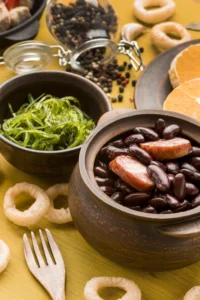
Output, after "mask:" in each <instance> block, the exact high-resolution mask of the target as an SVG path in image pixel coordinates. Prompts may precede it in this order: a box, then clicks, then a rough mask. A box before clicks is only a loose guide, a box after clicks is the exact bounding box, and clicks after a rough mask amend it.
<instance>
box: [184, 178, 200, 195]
mask: <svg viewBox="0 0 200 300" xmlns="http://www.w3.org/2000/svg"><path fill="white" fill-rule="evenodd" d="M185 188H186V196H188V197H191V198H192V197H195V196H197V195H198V193H199V189H198V188H197V187H196V186H195V185H194V184H193V183H190V182H186V184H185Z"/></svg>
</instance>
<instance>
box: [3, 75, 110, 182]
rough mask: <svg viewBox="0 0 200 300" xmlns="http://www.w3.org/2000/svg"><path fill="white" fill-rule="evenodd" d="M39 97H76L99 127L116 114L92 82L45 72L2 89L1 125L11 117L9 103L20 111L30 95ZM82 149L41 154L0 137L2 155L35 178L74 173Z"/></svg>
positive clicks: (75, 76)
mask: <svg viewBox="0 0 200 300" xmlns="http://www.w3.org/2000/svg"><path fill="white" fill-rule="evenodd" d="M29 93H31V94H32V95H33V97H39V96H40V95H42V94H43V93H47V94H52V95H55V96H58V97H63V96H75V97H77V99H79V101H80V103H81V109H82V110H83V111H84V112H86V113H87V114H88V115H89V116H90V117H91V118H92V119H93V120H94V121H95V122H96V123H97V121H98V119H99V118H100V117H101V116H102V115H103V114H104V113H105V112H107V111H109V110H112V106H111V104H110V101H109V99H108V98H107V96H106V94H105V93H104V92H103V91H102V90H101V89H100V88H99V87H98V86H97V85H95V84H94V83H92V82H90V81H89V80H87V79H85V78H83V77H81V76H78V75H74V74H71V73H67V72H59V71H41V72H35V73H30V74H26V75H22V76H17V77H14V78H13V79H10V80H8V81H6V82H5V83H3V84H2V85H1V86H0V107H1V109H0V124H2V122H3V120H4V119H6V118H8V117H10V113H9V108H8V103H10V104H11V105H12V107H13V109H14V111H17V110H18V109H19V107H20V106H21V105H22V104H23V103H25V102H27V95H28V94H29ZM80 149H81V146H77V147H75V148H72V149H68V150H61V151H38V150H31V149H27V148H24V147H21V146H19V145H17V144H14V143H12V142H11V141H9V140H8V139H6V138H5V137H3V136H0V152H1V154H2V155H3V156H4V158H5V159H6V160H7V161H8V162H10V163H11V164H12V165H13V166H15V167H16V168H18V169H20V170H22V171H24V172H27V173H31V174H38V175H50V176H51V175H53V176H58V175H62V174H65V175H66V179H67V178H69V176H70V175H71V173H72V170H73V168H74V166H75V164H76V163H77V161H78V155H79V151H80Z"/></svg>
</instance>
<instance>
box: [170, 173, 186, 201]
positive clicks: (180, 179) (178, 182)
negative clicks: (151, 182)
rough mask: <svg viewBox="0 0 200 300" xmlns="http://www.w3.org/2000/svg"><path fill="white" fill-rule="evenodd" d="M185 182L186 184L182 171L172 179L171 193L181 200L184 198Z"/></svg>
mask: <svg viewBox="0 0 200 300" xmlns="http://www.w3.org/2000/svg"><path fill="white" fill-rule="evenodd" d="M185 184H186V181H185V176H184V175H183V174H182V173H179V174H176V176H175V178H174V181H173V193H174V196H175V197H176V198H177V199H178V200H179V201H182V200H184V199H185V195H186V188H185Z"/></svg>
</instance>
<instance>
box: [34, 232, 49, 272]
mask: <svg viewBox="0 0 200 300" xmlns="http://www.w3.org/2000/svg"><path fill="white" fill-rule="evenodd" d="M31 237H32V242H33V248H34V250H35V254H36V257H37V260H38V263H39V266H40V268H41V267H44V266H46V264H45V263H44V259H43V257H42V255H41V252H40V249H39V247H38V243H37V241H36V238H35V234H34V233H33V231H31Z"/></svg>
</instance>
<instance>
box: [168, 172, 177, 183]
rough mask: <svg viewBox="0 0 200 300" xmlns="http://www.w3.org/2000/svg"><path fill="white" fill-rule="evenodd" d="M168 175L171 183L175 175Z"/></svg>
mask: <svg viewBox="0 0 200 300" xmlns="http://www.w3.org/2000/svg"><path fill="white" fill-rule="evenodd" d="M167 177H168V179H169V182H170V185H171V184H172V183H173V181H174V178H175V175H174V174H167Z"/></svg>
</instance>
